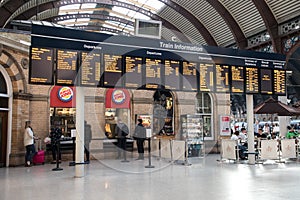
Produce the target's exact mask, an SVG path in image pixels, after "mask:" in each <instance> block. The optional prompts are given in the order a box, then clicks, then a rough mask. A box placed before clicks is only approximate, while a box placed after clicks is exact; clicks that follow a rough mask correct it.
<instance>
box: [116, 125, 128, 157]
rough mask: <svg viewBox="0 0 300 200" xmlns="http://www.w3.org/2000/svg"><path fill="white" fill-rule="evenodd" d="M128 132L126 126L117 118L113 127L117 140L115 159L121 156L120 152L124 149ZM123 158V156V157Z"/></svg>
mask: <svg viewBox="0 0 300 200" xmlns="http://www.w3.org/2000/svg"><path fill="white" fill-rule="evenodd" d="M128 134H129V130H128V127H127V126H126V124H124V123H123V122H122V120H121V119H118V123H117V126H116V129H115V135H116V138H117V140H118V156H117V159H120V158H121V152H122V151H124V153H125V150H126V136H127V135H128ZM124 159H125V158H124Z"/></svg>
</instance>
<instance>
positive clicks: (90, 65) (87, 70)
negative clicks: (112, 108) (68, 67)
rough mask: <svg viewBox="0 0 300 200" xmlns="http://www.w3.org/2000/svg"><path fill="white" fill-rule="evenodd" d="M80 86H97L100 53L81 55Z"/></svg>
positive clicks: (99, 74) (83, 53)
mask: <svg viewBox="0 0 300 200" xmlns="http://www.w3.org/2000/svg"><path fill="white" fill-rule="evenodd" d="M80 67H81V85H84V86H97V85H98V84H99V82H100V77H101V54H100V52H98V53H97V52H94V51H93V52H90V53H89V52H82V53H81V65H80Z"/></svg>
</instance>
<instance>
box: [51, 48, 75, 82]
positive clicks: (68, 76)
mask: <svg viewBox="0 0 300 200" xmlns="http://www.w3.org/2000/svg"><path fill="white" fill-rule="evenodd" d="M77 58H78V52H77V51H72V50H61V49H58V50H57V66H56V73H57V76H56V84H58V85H74V84H75V80H76V77H77Z"/></svg>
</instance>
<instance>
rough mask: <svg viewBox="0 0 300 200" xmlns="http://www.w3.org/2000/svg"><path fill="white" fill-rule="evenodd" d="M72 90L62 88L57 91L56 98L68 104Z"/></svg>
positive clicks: (71, 96)
mask: <svg viewBox="0 0 300 200" xmlns="http://www.w3.org/2000/svg"><path fill="white" fill-rule="evenodd" d="M73 95H74V93H73V90H72V89H71V88H70V87H62V88H60V89H59V90H58V93H57V96H58V98H59V100H61V101H63V102H69V101H71V100H72V98H73Z"/></svg>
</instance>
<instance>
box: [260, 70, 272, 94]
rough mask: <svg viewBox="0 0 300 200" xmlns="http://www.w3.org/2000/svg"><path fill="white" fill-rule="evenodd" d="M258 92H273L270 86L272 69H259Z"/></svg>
mask: <svg viewBox="0 0 300 200" xmlns="http://www.w3.org/2000/svg"><path fill="white" fill-rule="evenodd" d="M259 81H260V93H261V94H273V90H272V88H273V86H272V69H264V68H261V69H260V76H259Z"/></svg>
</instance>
